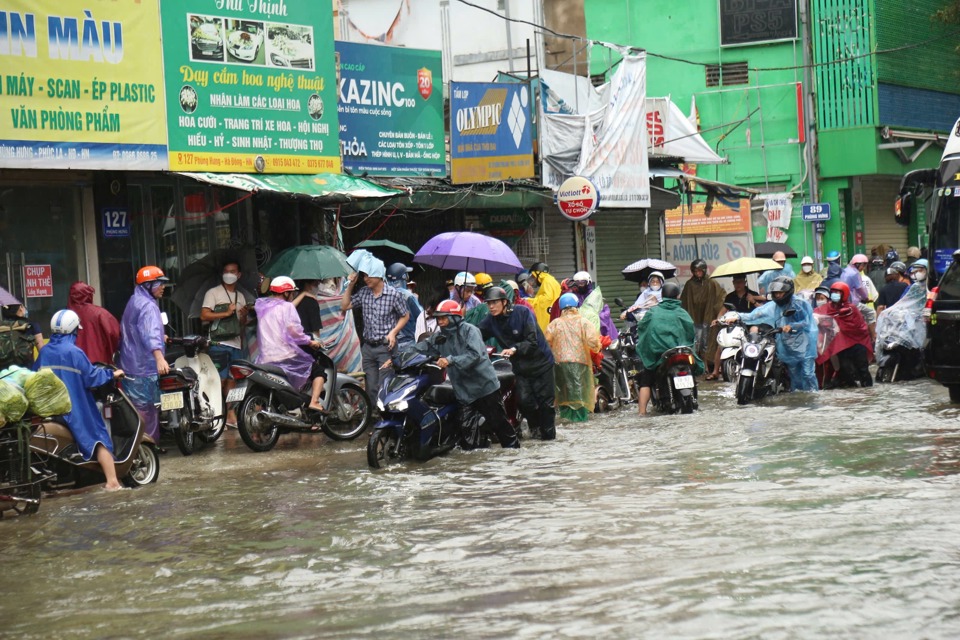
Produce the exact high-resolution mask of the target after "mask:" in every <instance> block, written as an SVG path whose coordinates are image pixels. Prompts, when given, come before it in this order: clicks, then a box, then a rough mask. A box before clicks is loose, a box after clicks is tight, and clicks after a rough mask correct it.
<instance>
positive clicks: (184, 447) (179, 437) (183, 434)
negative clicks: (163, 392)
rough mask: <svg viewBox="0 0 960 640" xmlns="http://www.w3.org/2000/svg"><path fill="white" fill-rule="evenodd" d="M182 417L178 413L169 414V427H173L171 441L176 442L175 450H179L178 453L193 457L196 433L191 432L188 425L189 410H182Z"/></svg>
mask: <svg viewBox="0 0 960 640" xmlns="http://www.w3.org/2000/svg"><path fill="white" fill-rule="evenodd" d="M182 411H183V415H182V416H181V415H180V412H179V411H171V412H170V425H171V426H172V427H173V439H174V440H175V441H176V442H177V449H180V453H182V454H183V455H185V456H189V455H193V452H194V450H195V449H196V446H197V438H196V433H195V432H194V431H191V430H190V428H189V426H184V425H189V424H190V418H191V416H190V411H189V408H184V409H183V410H182Z"/></svg>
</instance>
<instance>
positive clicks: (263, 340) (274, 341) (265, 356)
mask: <svg viewBox="0 0 960 640" xmlns="http://www.w3.org/2000/svg"><path fill="white" fill-rule="evenodd" d="M254 308H255V309H256V312H257V339H258V341H259V343H260V353H259V354H257V363H258V364H272V365H274V366H277V367H280V368H282V369H283V370H284V371H285V372H286V373H287V378H288V379H289V380H290V384H292V385H293V386H294V387H296V388H297V389H301V388H303V385H305V384H306V383H307V381H308V380H309V379H310V369H311V367H313V360H314V359H313V357H312V356H311V355H310V354H308V353H307V352H305V351H304V350H303V349H301V348H300V345H306V344H309V343H310V336H308V335H307V334H306V333H304V332H303V325H302V324H300V316H299V315H297V308H296V307H295V306H293V304H292V303H290V302H287V301H286V300H283V299H281V298H274V297H270V298H258V299H257V302H256V304H255V305H254Z"/></svg>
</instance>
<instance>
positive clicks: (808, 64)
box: [798, 0, 839, 269]
mask: <svg viewBox="0 0 960 640" xmlns="http://www.w3.org/2000/svg"><path fill="white" fill-rule="evenodd" d="M809 3H810V0H799V1H798V5H799V9H800V26H801V28H802V32H801V36H802V40H801V42H802V45H803V111H804V123H803V126H804V127H805V128H806V132H805V133H806V140H807V141H806V149H805V155H806V159H807V185H808V189H809V196H808V197H809V199H810V204H813V203H816V202H819V199H820V184H819V175H818V171H819V164H818V162H817V149H818V145H817V104H816V100H814V89H813V88H814V86H815V82H814V77H815V74H814V71H813V66H812V65H813V28H812V26H811V23H810V6H809ZM837 213H839V211H838V212H837ZM810 224H812V225H813V228H814V236H813V238H814V239H813V251H814V254H815V255H814V261H815V262H816V264H817V268H818V269H820V268H822V267H823V262H822V260H823V234H822V233H819V232H817V231H816V228H817V223H815V222H812V223H810Z"/></svg>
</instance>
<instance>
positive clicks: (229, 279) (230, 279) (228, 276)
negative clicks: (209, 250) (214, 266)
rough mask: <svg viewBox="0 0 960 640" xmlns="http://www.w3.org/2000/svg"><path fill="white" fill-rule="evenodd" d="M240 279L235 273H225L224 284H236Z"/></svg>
mask: <svg viewBox="0 0 960 640" xmlns="http://www.w3.org/2000/svg"><path fill="white" fill-rule="evenodd" d="M239 279H240V276H238V275H237V274H235V273H225V274H223V284H236V283H237V280H239Z"/></svg>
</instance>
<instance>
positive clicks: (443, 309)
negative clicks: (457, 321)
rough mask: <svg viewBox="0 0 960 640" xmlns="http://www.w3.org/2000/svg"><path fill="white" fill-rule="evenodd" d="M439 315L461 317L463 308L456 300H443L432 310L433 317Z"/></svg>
mask: <svg viewBox="0 0 960 640" xmlns="http://www.w3.org/2000/svg"><path fill="white" fill-rule="evenodd" d="M440 316H459V317H461V318H462V317H463V308H462V307H461V306H460V303H459V302H457V301H456V300H444V301H443V302H441V303H440V304H438V305H437V308H436V309H435V310H434V312H433V317H434V318H439V317H440Z"/></svg>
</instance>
